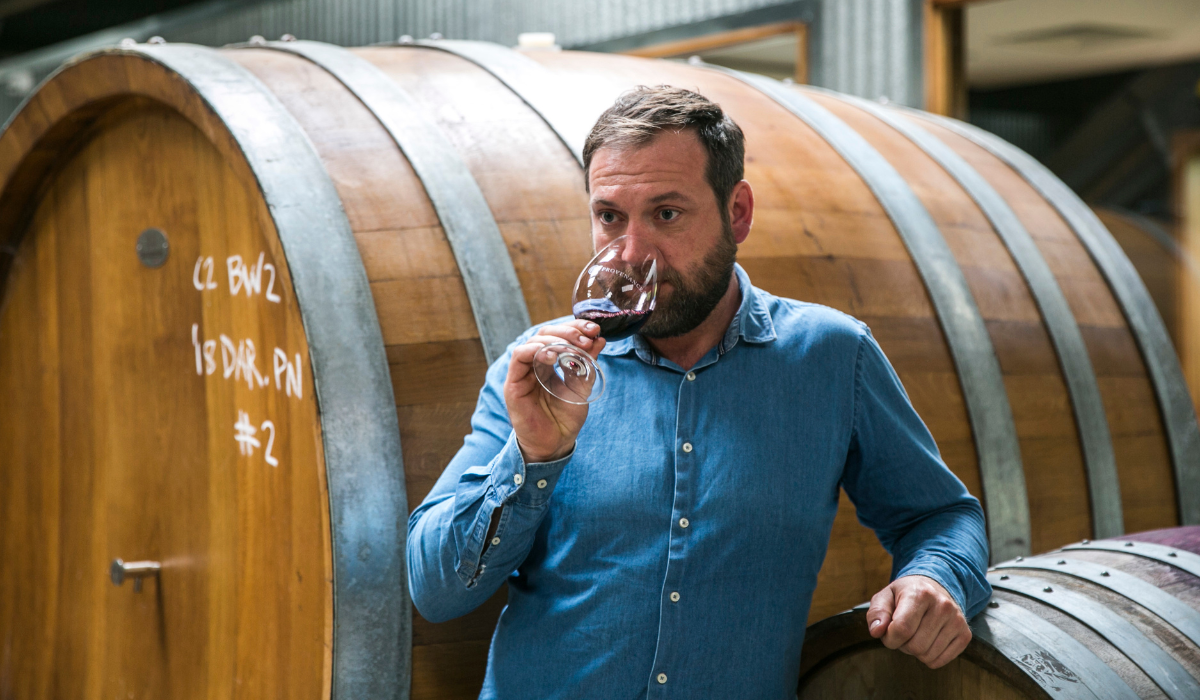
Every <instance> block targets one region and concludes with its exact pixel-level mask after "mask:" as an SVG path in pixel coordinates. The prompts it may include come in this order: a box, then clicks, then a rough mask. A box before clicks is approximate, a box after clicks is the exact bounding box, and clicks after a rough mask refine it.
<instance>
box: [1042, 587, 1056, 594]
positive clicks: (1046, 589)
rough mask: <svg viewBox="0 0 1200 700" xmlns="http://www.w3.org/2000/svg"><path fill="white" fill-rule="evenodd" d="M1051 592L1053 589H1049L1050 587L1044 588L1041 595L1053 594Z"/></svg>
mask: <svg viewBox="0 0 1200 700" xmlns="http://www.w3.org/2000/svg"><path fill="white" fill-rule="evenodd" d="M1053 592H1054V589H1053V588H1051V587H1050V586H1046V587H1045V588H1043V589H1042V593H1053Z"/></svg>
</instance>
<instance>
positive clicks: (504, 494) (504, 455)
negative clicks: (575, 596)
mask: <svg viewBox="0 0 1200 700" xmlns="http://www.w3.org/2000/svg"><path fill="white" fill-rule="evenodd" d="M574 454H575V446H574V445H572V446H571V451H570V452H568V453H567V455H566V456H565V457H562V458H561V459H556V460H554V461H553V462H530V463H528V464H526V462H525V458H524V456H522V454H521V446H520V445H518V444H517V434H516V433H512V434H510V435H509V436H508V442H506V443H505V444H504V448H503V449H501V450H500V454H498V455H496V458H495V459H494V460H492V464H491V476H490V477H489V478H488V483H489V485H490V486H491V487H492V489H493V492H494V493H495V498H496V500H497V501H498V502H499V504H500V505H505V504H508V503H520V504H521V505H525V506H541V505H544V504H545V503H546V502H547V501H549V500H550V494H551V493H552V492H553V491H554V486H555V484H557V483H558V477H559V476H561V475H562V471H563V469H564V468H565V467H566V466H567V462H569V461H571V457H572V456H573V455H574Z"/></svg>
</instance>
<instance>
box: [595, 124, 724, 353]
mask: <svg viewBox="0 0 1200 700" xmlns="http://www.w3.org/2000/svg"><path fill="white" fill-rule="evenodd" d="M707 163H708V154H707V153H706V152H705V150H704V145H703V144H701V143H700V139H699V138H698V137H697V136H696V134H695V133H694V132H693V131H690V130H689V131H682V132H675V131H664V132H663V133H661V134H659V135H658V136H656V137H655V138H654V139H653V140H652V141H650V142H649V143H647V144H644V145H642V146H636V147H627V148H601V149H600V150H598V151H596V153H595V154H594V155H593V156H592V163H591V169H590V174H589V177H590V185H591V193H592V197H591V210H592V211H591V215H592V242H593V244H594V245H595V247H596V250H599V249H601V248H603V247H604V246H606V245H608V244H609V243H610V242H611V241H612V240H613V239H614V238H617V237H619V236H629V237H630V239H631V241H632V242H633V244H634V250H635V251H636V250H637V243H639V242H640V243H643V244H645V243H649V244H651V245H654V246H656V247H657V248H658V250H659V252H660V253H661V254H662V262H663V269H662V271H661V274H660V279H659V285H658V301H657V305H656V308H655V311H654V313H653V314H651V315H650V318H649V319H648V320H647V321H646V323H645V325H643V326H642V328H641V331H640V332H641V333H642V335H644V336H646V337H648V338H671V337H675V336H679V335H683V334H684V333H687V332H688V331H691V330H692V329H694V328H695V327H696V326H698V325H700V323H701V322H703V321H704V319H706V318H708V315H709V314H710V313H711V312H712V310H713V309H714V308H715V307H716V305H717V303H718V302H719V301H720V300H721V297H722V296H724V294H725V292H726V290H728V289H729V280H730V276H731V275H732V274H733V262H734V259H735V257H736V255H737V245H736V244H735V243H734V237H733V231H732V229H731V228H730V225H729V222H728V216H725V217H723V216H722V212H721V209H722V206H724V205H723V204H722V205H721V206H718V204H717V200H716V197H715V196H714V195H713V190H712V187H711V186H709V184H708V180H707V179H706V178H705V169H706V166H707Z"/></svg>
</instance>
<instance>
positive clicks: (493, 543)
mask: <svg viewBox="0 0 1200 700" xmlns="http://www.w3.org/2000/svg"><path fill="white" fill-rule="evenodd" d="M498 544H500V538H499V537H493V538H492V546H493V547H495V546H496V545H498Z"/></svg>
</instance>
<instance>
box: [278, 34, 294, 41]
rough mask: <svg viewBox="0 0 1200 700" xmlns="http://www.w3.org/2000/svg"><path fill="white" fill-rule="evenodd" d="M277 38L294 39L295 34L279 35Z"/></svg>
mask: <svg viewBox="0 0 1200 700" xmlns="http://www.w3.org/2000/svg"><path fill="white" fill-rule="evenodd" d="M279 40H280V41H295V40H296V35H295V34H284V35H283V36H281V37H279Z"/></svg>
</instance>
